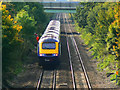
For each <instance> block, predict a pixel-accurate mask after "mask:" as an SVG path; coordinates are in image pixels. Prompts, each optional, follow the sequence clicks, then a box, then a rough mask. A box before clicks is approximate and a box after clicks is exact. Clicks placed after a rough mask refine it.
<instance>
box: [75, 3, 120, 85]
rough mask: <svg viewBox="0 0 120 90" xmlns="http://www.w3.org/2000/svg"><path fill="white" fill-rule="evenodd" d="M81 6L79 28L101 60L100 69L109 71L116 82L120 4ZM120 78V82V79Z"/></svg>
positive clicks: (119, 58)
mask: <svg viewBox="0 0 120 90" xmlns="http://www.w3.org/2000/svg"><path fill="white" fill-rule="evenodd" d="M81 5H82V6H83V7H77V12H76V13H75V14H74V19H75V25H76V29H77V30H78V31H79V32H80V33H81V38H82V39H84V41H85V44H86V45H88V47H89V48H90V51H92V55H93V56H94V59H96V60H97V61H98V62H99V64H98V70H101V71H103V70H105V71H106V73H107V75H108V76H111V80H112V81H116V71H118V72H119V73H118V75H119V76H120V3H108V2H105V3H93V2H91V3H90V2H89V3H80V6H81ZM88 37H89V38H88ZM117 79H119V80H118V82H117V84H120V78H117Z"/></svg>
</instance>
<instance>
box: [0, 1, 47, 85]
mask: <svg viewBox="0 0 120 90" xmlns="http://www.w3.org/2000/svg"><path fill="white" fill-rule="evenodd" d="M0 4H2V9H0V10H1V11H2V67H3V68H2V70H3V86H4V85H7V81H8V80H10V79H11V78H12V77H13V76H15V75H17V74H18V73H19V72H21V71H22V70H23V65H24V63H25V61H27V60H28V59H27V57H29V53H31V52H32V51H33V49H35V45H36V44H37V42H36V37H35V35H34V33H36V32H37V33H38V34H39V35H41V34H42V32H43V31H44V29H45V27H46V25H47V23H48V21H49V18H48V17H49V15H48V14H46V13H44V11H43V6H42V5H41V4H40V3H29V2H20V3H18V2H9V3H0ZM0 6H1V5H0ZM36 56H37V55H36Z"/></svg>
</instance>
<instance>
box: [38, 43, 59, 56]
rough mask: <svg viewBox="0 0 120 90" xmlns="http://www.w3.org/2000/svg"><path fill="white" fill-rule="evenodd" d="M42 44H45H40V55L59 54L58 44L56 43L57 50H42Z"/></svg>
mask: <svg viewBox="0 0 120 90" xmlns="http://www.w3.org/2000/svg"><path fill="white" fill-rule="evenodd" d="M42 44H43V42H41V43H40V44H39V47H40V48H39V55H40V54H58V52H59V51H58V48H59V47H58V45H59V44H58V42H55V45H56V48H55V49H42Z"/></svg>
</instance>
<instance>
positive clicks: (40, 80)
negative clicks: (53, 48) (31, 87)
mask: <svg viewBox="0 0 120 90" xmlns="http://www.w3.org/2000/svg"><path fill="white" fill-rule="evenodd" d="M43 74H44V70H42V72H41V74H40V77H39V80H38V83H37V90H39V88H40V86H41V82H42V78H43Z"/></svg>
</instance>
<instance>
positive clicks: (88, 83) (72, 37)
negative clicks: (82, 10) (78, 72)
mask: <svg viewBox="0 0 120 90" xmlns="http://www.w3.org/2000/svg"><path fill="white" fill-rule="evenodd" d="M65 18H66V14H65ZM66 21H67V23H68V27H69V30H70V32H71V37H70V38H71V40H72V43H73V44H74V46H75V49H76V52H77V55H78V57H79V61H80V64H81V66H82V70H83V72H84V76H85V79H86V82H87V86H88V89H89V90H92V86H91V83H90V81H89V77H88V74H87V71H86V69H85V65H84V63H83V60H82V58H81V54H80V52H79V49H78V46H77V43H76V41H75V39H74V36H73V33H72V30H71V28H70V25H69V22H68V20H67V18H66ZM65 32H66V31H65ZM67 42H68V39H67ZM67 44H68V43H67ZM68 48H69V44H68Z"/></svg>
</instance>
